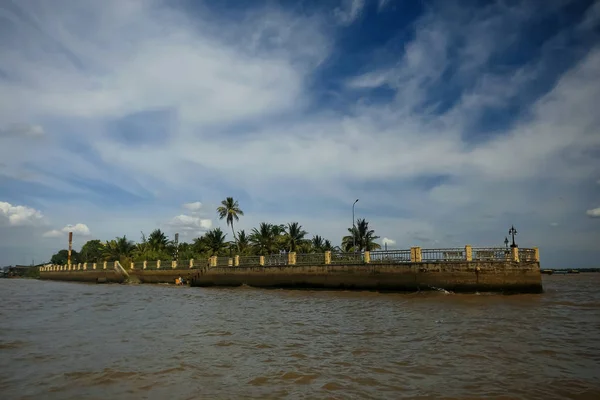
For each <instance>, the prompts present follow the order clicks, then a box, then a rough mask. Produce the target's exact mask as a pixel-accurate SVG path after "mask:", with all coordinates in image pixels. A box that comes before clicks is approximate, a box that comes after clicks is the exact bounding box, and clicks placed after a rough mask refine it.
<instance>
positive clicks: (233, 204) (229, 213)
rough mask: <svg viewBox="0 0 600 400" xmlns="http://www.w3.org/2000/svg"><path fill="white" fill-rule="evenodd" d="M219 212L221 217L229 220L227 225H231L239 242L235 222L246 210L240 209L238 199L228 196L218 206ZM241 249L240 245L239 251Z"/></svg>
mask: <svg viewBox="0 0 600 400" xmlns="http://www.w3.org/2000/svg"><path fill="white" fill-rule="evenodd" d="M217 214H219V219H223V218H225V220H226V221H227V225H228V226H229V225H231V232H232V233H233V240H234V241H235V243H236V244H237V242H238V241H237V237H236V236H235V230H234V229H233V222H234V221H235V222H237V221H239V220H240V216H243V215H244V212H243V211H242V210H241V209H240V205H239V204H238V202H237V200H234V199H233V197H227V198H226V199H225V200H223V201H222V202H221V205H220V206H219V207H217ZM239 251H240V249H239V246H238V252H239Z"/></svg>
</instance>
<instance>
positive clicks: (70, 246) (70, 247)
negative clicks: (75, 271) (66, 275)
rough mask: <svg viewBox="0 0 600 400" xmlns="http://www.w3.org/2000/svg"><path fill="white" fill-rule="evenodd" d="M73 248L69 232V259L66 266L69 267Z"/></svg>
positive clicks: (71, 235)
mask: <svg viewBox="0 0 600 400" xmlns="http://www.w3.org/2000/svg"><path fill="white" fill-rule="evenodd" d="M72 248H73V232H69V257H68V261H67V264H68V265H69V266H70V265H71V249H72Z"/></svg>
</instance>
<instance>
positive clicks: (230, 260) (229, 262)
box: [227, 257, 233, 267]
mask: <svg viewBox="0 0 600 400" xmlns="http://www.w3.org/2000/svg"><path fill="white" fill-rule="evenodd" d="M227 265H228V266H230V267H233V258H231V257H229V259H228V260H227Z"/></svg>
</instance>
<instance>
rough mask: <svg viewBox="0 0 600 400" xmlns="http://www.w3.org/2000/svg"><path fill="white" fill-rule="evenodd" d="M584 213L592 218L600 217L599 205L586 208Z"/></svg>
mask: <svg viewBox="0 0 600 400" xmlns="http://www.w3.org/2000/svg"><path fill="white" fill-rule="evenodd" d="M586 214H587V215H589V216H590V217H592V218H600V207H598V208H594V209H591V210H587V212H586Z"/></svg>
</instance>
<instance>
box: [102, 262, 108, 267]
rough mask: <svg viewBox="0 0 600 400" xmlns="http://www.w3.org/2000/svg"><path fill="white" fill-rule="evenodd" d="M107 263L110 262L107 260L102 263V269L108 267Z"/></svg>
mask: <svg viewBox="0 0 600 400" xmlns="http://www.w3.org/2000/svg"><path fill="white" fill-rule="evenodd" d="M107 264H108V263H107V262H106V261H104V262H103V263H102V269H106V265H107Z"/></svg>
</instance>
